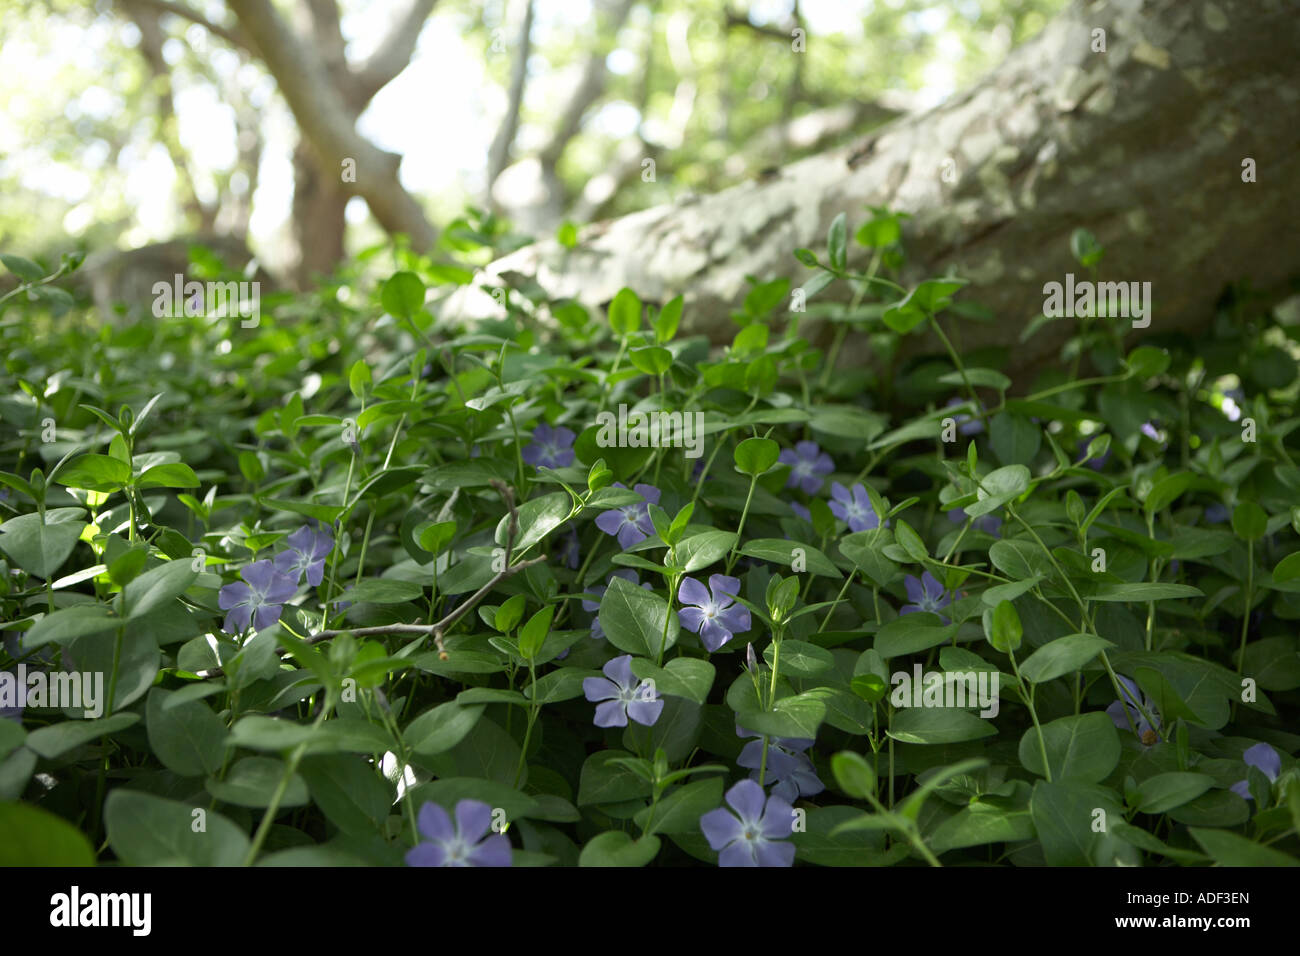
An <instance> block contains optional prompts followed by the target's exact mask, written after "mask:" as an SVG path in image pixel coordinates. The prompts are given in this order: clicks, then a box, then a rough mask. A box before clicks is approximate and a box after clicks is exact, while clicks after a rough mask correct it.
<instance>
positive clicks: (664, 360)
mask: <svg viewBox="0 0 1300 956" xmlns="http://www.w3.org/2000/svg"><path fill="white" fill-rule="evenodd" d="M627 359H628V361H629V362H631V363H632V365H633V367H634V368H636V369H638V370H640V371H642V372H645V373H646V374H647V375H662V374H663V373H664V372H666V371H668V370H669V369H670V368H672V367H673V353H672V352H669V351H668V350H667V349H664V348H659V347H658V346H651V347H649V348H643V349H632V350H631V351H629V352H628V353H627Z"/></svg>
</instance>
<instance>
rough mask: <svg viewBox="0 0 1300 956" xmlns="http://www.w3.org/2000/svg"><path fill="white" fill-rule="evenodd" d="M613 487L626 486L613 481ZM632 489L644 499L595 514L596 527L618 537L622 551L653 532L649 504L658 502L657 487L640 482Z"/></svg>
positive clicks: (624, 487)
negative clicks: (637, 502)
mask: <svg viewBox="0 0 1300 956" xmlns="http://www.w3.org/2000/svg"><path fill="white" fill-rule="evenodd" d="M614 487H615V488H623V489H626V488H627V486H626V485H624V484H621V483H619V482H615V483H614ZM632 490H633V491H635V492H636V493H637V494H638V495H640V496H641V497H642V498H643V499H645V500H643V501H642V502H640V503H639V504H635V505H626V506H625V507H622V508H614V509H613V510H611V511H602V512H601V513H600V514H598V515H597V516H596V527H597V528H599V529H600V530H601V531H603V532H605V533H606V534H612V535H615V536H616V537H617V538H618V546H619V547H620V548H622V549H623V550H624V551H626V550H627V549H628V548H630V547H632V545H634V544H639V543H640V542H642V541H644V540H645V539H646V538H648V537H650V535H652V534H654V530H655V528H654V525H653V524H652V523H651V521H650V505H652V504H654V505H657V504H659V489H658V488H656V487H655V486H654V485H645V484H641V485H637V486H636V487H635V488H633V489H632Z"/></svg>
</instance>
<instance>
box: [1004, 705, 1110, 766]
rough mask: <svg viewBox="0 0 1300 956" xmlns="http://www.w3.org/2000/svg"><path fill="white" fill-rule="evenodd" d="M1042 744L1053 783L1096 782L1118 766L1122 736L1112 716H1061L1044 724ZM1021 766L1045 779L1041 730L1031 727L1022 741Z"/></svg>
mask: <svg viewBox="0 0 1300 956" xmlns="http://www.w3.org/2000/svg"><path fill="white" fill-rule="evenodd" d="M1043 743H1044V744H1045V746H1046V748H1047V765H1048V766H1050V767H1051V770H1052V780H1053V781H1054V782H1056V783H1060V782H1061V781H1063V780H1080V781H1083V782H1085V783H1097V782H1099V781H1101V780H1104V779H1105V778H1106V777H1107V776H1109V775H1110V772H1111V771H1112V770H1114V769H1115V766H1116V765H1117V764H1118V763H1119V755H1120V743H1119V734H1118V733H1117V732H1116V730H1115V725H1114V724H1113V723H1112V722H1111V719H1110V716H1109V715H1108V714H1106V713H1103V712H1100V711H1093V712H1092V713H1088V714H1078V715H1074V714H1072V715H1070V716H1068V717H1060V718H1058V719H1056V720H1053V721H1051V722H1049V723H1046V724H1043ZM1020 763H1021V765H1022V766H1023V767H1024V768H1025V769H1026V770H1028V771H1029V772H1030V773H1036V774H1038V775H1039V776H1040V777H1041V776H1045V775H1046V774H1045V773H1044V766H1043V756H1042V751H1041V750H1040V748H1039V743H1038V731H1037V730H1036V729H1035V728H1033V727H1030V728H1029V729H1028V730H1026V731H1025V733H1024V735H1023V736H1022V737H1021V738H1020Z"/></svg>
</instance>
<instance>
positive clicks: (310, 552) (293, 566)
mask: <svg viewBox="0 0 1300 956" xmlns="http://www.w3.org/2000/svg"><path fill="white" fill-rule="evenodd" d="M315 525H316V527H314V528H313V527H312V526H311V525H303V526H302V527H301V528H299V529H298V530H297V531H295V532H294V533H293V534H291V535H289V537H288V538H286V539H285V543H286V544H287V545H288V546H289V550H288V551H281V552H280V553H279V554H277V555H276V556H275V562H274V563H275V569H276V570H277V571H279V572H280V573H281V574H287V575H289V576H290V577H292V578H293V580H294V583H295V584H297V583H298V582H300V581H301V580H302V576H303V575H304V574H305V575H307V583H308V584H309V585H311V586H312V587H316V586H317V585H319V584H320V583H321V580H322V579H323V578H324V577H325V559H326V558H327V557H328V556H329V553H330V552H331V551H332V550H334V536H333V535H332V534H331V533H330V529H329V528H328V527H327V526H325V525H322V524H320V523H319V522H315Z"/></svg>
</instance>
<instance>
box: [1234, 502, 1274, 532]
mask: <svg viewBox="0 0 1300 956" xmlns="http://www.w3.org/2000/svg"><path fill="white" fill-rule="evenodd" d="M1232 530H1233V532H1235V533H1236V535H1237V537H1239V538H1241V539H1242V540H1243V541H1257V540H1259V539H1260V538H1262V537H1264V534H1265V532H1267V531H1268V515H1267V514H1265V513H1264V509H1263V508H1261V507H1260V506H1259V505H1257V504H1255V502H1253V501H1243V502H1242V503H1241V504H1239V505H1237V507H1236V508H1235V509H1234V510H1233V512H1232Z"/></svg>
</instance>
